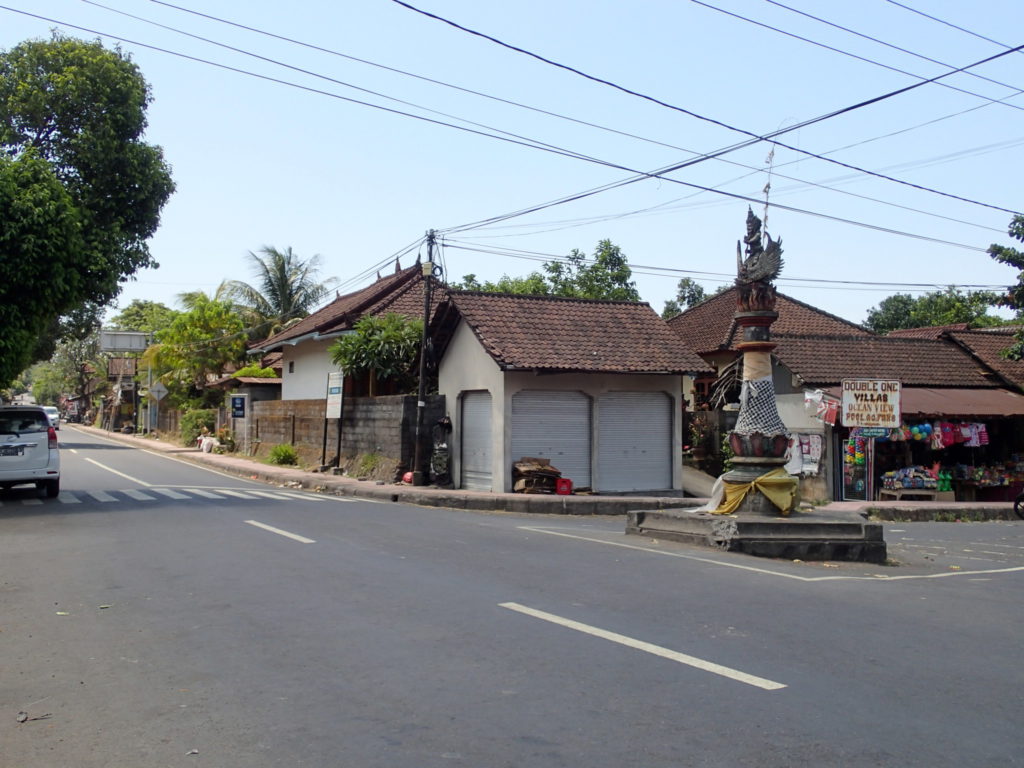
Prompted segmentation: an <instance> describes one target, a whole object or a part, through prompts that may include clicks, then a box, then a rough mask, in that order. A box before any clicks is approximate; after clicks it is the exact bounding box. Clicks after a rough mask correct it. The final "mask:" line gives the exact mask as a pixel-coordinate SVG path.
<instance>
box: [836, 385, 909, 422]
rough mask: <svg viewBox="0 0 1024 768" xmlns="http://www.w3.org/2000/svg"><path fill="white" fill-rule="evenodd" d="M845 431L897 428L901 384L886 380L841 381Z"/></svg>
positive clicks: (899, 416) (899, 417)
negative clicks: (860, 428)
mask: <svg viewBox="0 0 1024 768" xmlns="http://www.w3.org/2000/svg"><path fill="white" fill-rule="evenodd" d="M842 406H843V407H842V411H843V426H844V427H885V428H886V429H895V428H896V427H898V426H900V419H901V418H902V414H901V412H900V383H899V382H898V381H891V380H885V379H843V396H842Z"/></svg>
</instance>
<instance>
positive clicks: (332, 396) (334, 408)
mask: <svg viewBox="0 0 1024 768" xmlns="http://www.w3.org/2000/svg"><path fill="white" fill-rule="evenodd" d="M344 390H345V374H344V373H342V372H340V371H335V372H333V373H328V374H327V406H326V410H325V411H324V442H323V448H322V450H321V451H320V465H321V466H326V465H327V420H328V419H337V420H338V462H339V466H340V462H341V414H342V411H343V410H344V404H345V396H344Z"/></svg>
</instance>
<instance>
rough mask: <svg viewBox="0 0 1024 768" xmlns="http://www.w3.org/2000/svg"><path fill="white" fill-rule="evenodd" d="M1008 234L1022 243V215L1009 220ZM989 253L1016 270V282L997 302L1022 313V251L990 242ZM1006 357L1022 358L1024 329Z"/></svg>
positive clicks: (1023, 295)
mask: <svg viewBox="0 0 1024 768" xmlns="http://www.w3.org/2000/svg"><path fill="white" fill-rule="evenodd" d="M1009 235H1010V237H1012V238H1013V239H1014V240H1016V241H1017V242H1021V243H1024V216H1014V217H1013V220H1012V221H1011V222H1010V229H1009ZM988 253H989V255H990V256H991V257H992V258H993V259H995V260H996V261H998V262H999V263H1000V264H1006V265H1007V266H1010V267H1013V268H1014V269H1016V270H1017V284H1016V285H1013V286H1010V290H1009V291H1007V293H1006V295H1005V296H1002V297H1001V298H1000V300H999V303H1000V304H1001V305H1002V306H1004V307H1010V308H1011V309H1013V310H1015V311H1016V312H1017V317H1018V318H1019V317H1021V315H1022V314H1024V252H1021V251H1019V250H1017V249H1016V248H1011V247H1009V246H1005V245H996V244H992V245H990V246H989V247H988ZM1006 355H1007V357H1010V358H1012V359H1014V360H1020V359H1021V358H1024V331H1021V332H1019V333H1018V334H1017V342H1016V343H1015V344H1014V345H1013V346H1012V347H1010V348H1009V349H1008V350H1007V351H1006Z"/></svg>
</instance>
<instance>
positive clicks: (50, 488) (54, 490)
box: [46, 479, 60, 499]
mask: <svg viewBox="0 0 1024 768" xmlns="http://www.w3.org/2000/svg"><path fill="white" fill-rule="evenodd" d="M58 494H60V480H59V479H58V480H47V481H46V498H48V499H56V498H57V496H58Z"/></svg>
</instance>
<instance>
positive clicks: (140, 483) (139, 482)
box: [86, 458, 153, 488]
mask: <svg viewBox="0 0 1024 768" xmlns="http://www.w3.org/2000/svg"><path fill="white" fill-rule="evenodd" d="M86 461H88V462H89V463H91V464H95V465H96V466H97V467H99V468H100V469H105V470H107V472H113V473H114V474H115V475H118V476H120V477H123V478H124V479H125V480H131V481H132V482H133V483H138V484H139V485H141V486H144V487H145V488H149V487H151V486H152V485H153V484H152V483H147V482H146V481H145V480H139V478H137V477H132V476H131V475H126V474H125V473H124V472H118V471H117V470H116V469H114V468H112V467H108V466H107V465H106V464H100V463H99V462H98V461H96V459H90V458H86Z"/></svg>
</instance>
